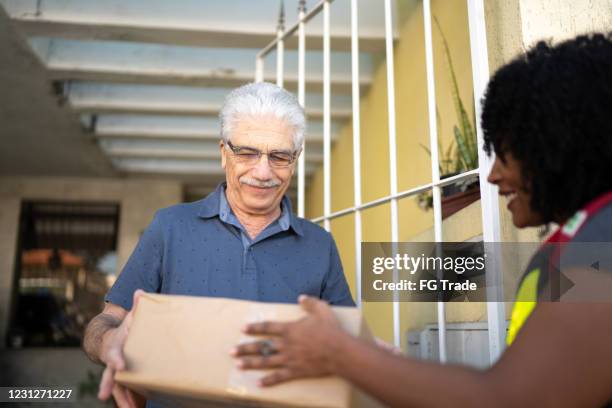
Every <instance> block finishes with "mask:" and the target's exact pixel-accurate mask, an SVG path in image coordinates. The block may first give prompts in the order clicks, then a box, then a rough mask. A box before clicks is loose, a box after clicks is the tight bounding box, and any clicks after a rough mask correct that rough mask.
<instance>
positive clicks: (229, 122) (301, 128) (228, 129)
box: [219, 82, 306, 149]
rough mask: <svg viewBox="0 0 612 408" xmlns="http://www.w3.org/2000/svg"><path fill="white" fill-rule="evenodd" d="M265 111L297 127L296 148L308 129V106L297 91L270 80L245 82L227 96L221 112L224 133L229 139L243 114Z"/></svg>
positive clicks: (222, 134) (257, 114)
mask: <svg viewBox="0 0 612 408" xmlns="http://www.w3.org/2000/svg"><path fill="white" fill-rule="evenodd" d="M262 115H274V116H276V117H277V118H278V119H280V120H283V121H285V123H287V124H289V125H290V126H291V127H292V128H293V145H294V148H295V149H299V148H300V147H301V146H302V142H303V141H304V133H305V131H306V117H305V116H304V109H303V108H302V107H301V106H300V104H299V102H298V101H297V99H296V98H295V96H293V94H291V93H289V92H287V91H286V90H284V89H283V88H281V87H279V86H276V85H273V84H270V83H267V82H258V83H250V84H247V85H243V86H241V87H240V88H236V89H234V90H233V91H232V92H230V93H229V95H227V96H226V97H225V102H224V103H223V107H222V108H221V112H220V113H219V119H220V120H221V137H222V138H223V140H224V141H225V142H227V141H229V140H230V135H231V133H232V130H233V128H234V124H235V122H236V121H238V120H240V118H241V117H244V116H262Z"/></svg>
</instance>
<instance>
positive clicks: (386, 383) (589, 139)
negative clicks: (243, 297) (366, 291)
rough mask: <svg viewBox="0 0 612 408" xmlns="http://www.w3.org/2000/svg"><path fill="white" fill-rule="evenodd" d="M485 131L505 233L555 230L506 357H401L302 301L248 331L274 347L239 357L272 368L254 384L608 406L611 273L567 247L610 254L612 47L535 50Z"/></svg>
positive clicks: (535, 263) (403, 401)
mask: <svg viewBox="0 0 612 408" xmlns="http://www.w3.org/2000/svg"><path fill="white" fill-rule="evenodd" d="M482 129H483V134H484V142H485V150H486V152H487V153H489V154H491V153H493V152H494V153H495V162H494V164H493V167H492V169H491V171H490V174H489V177H488V181H489V182H490V183H493V184H495V185H496V186H498V188H499V194H500V195H502V196H505V197H507V202H508V203H507V208H508V210H509V211H510V213H511V214H512V221H513V223H514V225H515V226H516V227H518V228H524V227H530V226H547V225H551V224H554V225H557V226H558V228H557V229H556V231H555V232H554V233H553V234H552V235H551V236H550V237H549V238H548V240H547V241H546V242H545V243H544V244H543V245H542V246H541V247H540V249H539V250H538V251H537V253H536V254H535V255H534V256H533V258H532V260H531V262H530V264H529V266H528V267H527V270H526V271H525V275H524V276H523V279H522V281H521V283H520V285H519V290H518V293H517V297H518V299H519V300H521V301H519V302H516V303H515V306H514V308H513V311H512V320H511V323H510V328H509V332H508V337H507V343H508V344H509V346H508V348H507V349H506V350H505V352H504V354H503V355H502V356H501V357H500V359H499V360H498V361H497V362H496V363H495V364H494V365H493V366H492V367H490V368H488V369H486V370H477V369H472V368H468V367H463V366H455V365H450V364H449V365H440V364H436V363H432V362H426V361H419V360H415V359H411V358H409V357H399V356H397V355H394V354H393V353H390V352H388V351H386V350H384V349H382V348H380V347H376V346H373V345H370V344H367V343H365V342H363V341H361V340H359V339H355V338H353V337H351V336H350V335H349V334H347V333H346V332H345V331H343V329H342V328H341V327H340V325H339V323H338V321H337V320H336V318H335V316H334V314H333V312H332V311H331V309H330V308H329V306H328V305H327V304H326V303H324V302H322V301H320V300H318V299H314V298H310V297H306V296H302V297H300V304H301V305H302V307H303V308H304V309H305V310H306V312H307V315H306V317H304V318H303V319H301V320H299V321H296V322H290V323H280V322H264V323H254V324H251V325H248V326H247V327H246V328H245V331H246V332H247V333H249V334H254V335H265V336H271V340H269V341H259V342H254V343H249V344H242V345H239V346H237V347H236V348H235V349H234V350H232V354H233V355H234V356H235V357H237V358H238V359H239V360H238V365H239V366H240V367H242V368H245V369H250V368H255V369H261V368H273V369H274V370H273V371H272V372H271V373H268V374H267V375H266V376H265V377H264V378H263V379H262V380H261V384H262V385H263V386H270V385H273V384H277V383H281V382H284V381H288V380H291V379H295V378H303V377H317V376H323V375H336V376H340V377H343V378H345V379H346V380H348V381H350V382H352V383H353V384H355V385H356V386H358V387H360V388H361V389H363V390H364V391H366V392H367V393H369V394H371V395H372V396H374V397H376V398H377V399H378V400H380V401H382V402H383V403H385V404H387V405H389V406H396V407H446V406H454V407H478V406H482V407H493V406H508V407H540V406H554V407H601V406H607V405H609V403H610V402H612V285H611V284H610V281H611V280H612V268H610V270H606V267H610V266H612V265H610V264H609V263H608V264H607V265H606V263H605V262H604V263H603V265H600V264H597V265H592V264H591V263H590V261H588V260H587V259H585V256H582V255H584V254H581V253H580V251H579V250H577V249H576V248H581V246H580V244H585V243H591V244H592V245H597V248H603V249H602V250H601V251H600V253H599V255H601V256H602V257H606V256H607V257H610V256H611V254H612V39H611V36H610V35H609V34H608V35H604V34H593V35H589V36H580V37H577V38H575V39H573V40H569V41H565V42H563V43H561V44H558V45H556V46H551V45H550V44H547V43H545V42H540V43H538V44H537V45H536V46H535V47H534V48H532V49H531V50H529V51H528V52H527V53H525V54H523V55H520V56H519V57H517V58H515V59H514V60H512V61H511V62H510V63H508V64H507V65H505V66H503V67H502V68H500V69H499V70H498V71H497V72H496V73H495V74H494V75H493V77H492V78H491V81H490V83H489V85H488V88H487V92H486V95H485V98H484V101H483V113H482ZM572 244H573V245H574V248H573V249H572V248H571V245H572ZM589 245H590V244H589ZM568 246H569V248H568ZM572 251H573V254H572V253H571V252H572ZM561 256H563V257H564V258H563V259H565V260H567V262H566V263H564V264H563V267H564V268H565V269H564V270H563V273H564V276H570V277H572V278H573V279H574V282H575V284H574V287H572V289H571V290H569V291H567V292H565V293H562V292H563V291H560V290H559V274H558V273H557V274H555V273H551V271H555V270H557V272H558V269H557V268H559V267H560V266H559V261H558V260H559V259H561ZM586 258H588V256H587V257H586ZM583 282H586V283H584V284H583ZM593 288H596V289H597V290H598V298H597V301H594V300H593V299H591V298H589V295H590V294H591V290H592V289H593ZM570 294H573V295H572V296H574V297H573V298H572V297H567V296H566V295H568V296H569V295H570ZM568 300H569V301H568ZM264 348H265V349H266V352H265V353H262V351H263V349H264ZM270 349H273V351H274V353H270ZM611 406H612V405H611Z"/></svg>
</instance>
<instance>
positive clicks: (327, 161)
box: [323, 1, 331, 231]
mask: <svg viewBox="0 0 612 408" xmlns="http://www.w3.org/2000/svg"><path fill="white" fill-rule="evenodd" d="M329 37H330V30H329V1H325V3H323V215H324V216H325V217H326V218H325V221H324V223H323V226H324V227H325V229H326V230H327V231H330V230H331V225H330V221H329V218H327V217H329V215H330V214H331V109H330V97H331V86H330V78H331V75H330V64H331V54H330V38H329Z"/></svg>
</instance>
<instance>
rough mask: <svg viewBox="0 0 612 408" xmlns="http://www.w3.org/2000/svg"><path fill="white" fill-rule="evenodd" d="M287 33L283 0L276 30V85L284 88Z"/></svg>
mask: <svg viewBox="0 0 612 408" xmlns="http://www.w3.org/2000/svg"><path fill="white" fill-rule="evenodd" d="M284 33H285V3H284V2H283V0H281V7H280V13H279V15H278V26H277V28H276V37H277V38H278V42H277V43H276V85H278V86H280V87H281V88H282V87H283V84H284V81H283V74H284V63H285V41H284V40H283V34H284Z"/></svg>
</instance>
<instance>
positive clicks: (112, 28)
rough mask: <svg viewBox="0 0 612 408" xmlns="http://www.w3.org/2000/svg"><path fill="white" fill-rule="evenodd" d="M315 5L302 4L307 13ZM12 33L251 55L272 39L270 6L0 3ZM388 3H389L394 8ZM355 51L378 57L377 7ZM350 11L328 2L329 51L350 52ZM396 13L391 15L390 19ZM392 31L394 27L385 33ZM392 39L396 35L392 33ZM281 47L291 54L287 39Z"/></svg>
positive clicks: (317, 37)
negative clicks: (229, 50) (15, 28)
mask: <svg viewBox="0 0 612 408" xmlns="http://www.w3.org/2000/svg"><path fill="white" fill-rule="evenodd" d="M317 2H318V0H308V1H307V8H309V7H313V6H314V5H315V4H316V3H317ZM0 3H1V4H2V5H3V6H4V7H5V9H6V10H7V12H8V14H9V15H10V16H11V18H12V19H13V20H14V21H15V22H16V23H18V25H19V27H20V29H21V30H22V31H23V32H24V33H26V34H27V35H30V36H45V37H62V38H72V39H89V40H114V41H133V42H149V43H158V44H171V45H186V46H200V47H201V46H204V47H224V48H231V47H236V48H255V49H261V48H263V47H265V46H266V45H267V44H268V43H269V42H270V41H271V40H272V39H273V38H274V37H275V35H276V33H275V28H276V17H277V13H278V0H258V1H257V6H256V7H254V6H253V2H252V0H225V1H223V2H202V1H198V0H183V1H181V4H180V7H177V5H175V4H171V3H168V2H167V1H166V2H164V1H163V0H149V1H147V0H131V1H130V2H129V3H128V2H125V1H120V0H106V1H104V2H100V1H96V0H55V1H53V2H37V1H36V0H0ZM394 3H395V2H394ZM359 6H360V21H359V22H360V33H361V35H362V38H360V47H361V49H362V50H364V51H366V52H382V51H384V27H383V21H384V20H383V18H384V17H383V7H382V4H381V3H380V1H379V0H361V1H360V2H359ZM349 7H350V4H349V2H347V1H335V2H334V3H332V7H331V18H332V21H333V22H334V24H333V31H332V42H331V45H332V49H334V50H336V49H338V50H344V51H349V50H350V20H349V17H350V9H349ZM296 9H297V7H286V20H285V21H286V22H287V26H290V25H292V24H293V23H294V22H295V21H297V10H296ZM396 14H397V13H394V16H395V15H396ZM318 20H320V18H319V17H315V19H313V20H312V21H311V22H310V23H309V24H308V25H307V27H308V30H307V35H308V38H309V41H308V43H307V47H308V48H309V49H318V50H320V49H321V47H322V43H323V41H322V37H321V32H322V29H321V22H320V21H318ZM393 26H394V27H396V28H397V24H394V25H393ZM395 31H396V34H397V29H396V30H395ZM285 46H286V47H287V48H289V49H295V48H297V44H296V41H295V36H294V37H293V38H291V39H289V40H288V41H287V42H286V44H285Z"/></svg>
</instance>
